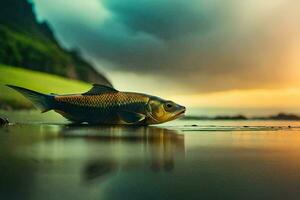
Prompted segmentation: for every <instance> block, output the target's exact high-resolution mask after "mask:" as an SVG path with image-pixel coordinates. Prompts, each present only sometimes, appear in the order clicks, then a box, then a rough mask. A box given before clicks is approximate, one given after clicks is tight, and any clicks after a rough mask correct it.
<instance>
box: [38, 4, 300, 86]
mask: <svg viewBox="0 0 300 200" xmlns="http://www.w3.org/2000/svg"><path fill="white" fill-rule="evenodd" d="M35 2H36V3H37V9H39V8H40V9H41V10H42V11H41V15H43V13H44V17H45V18H46V19H48V20H49V21H50V23H51V24H52V25H53V26H54V28H55V30H57V34H58V36H59V37H60V39H61V40H62V41H63V42H64V43H65V44H66V45H69V46H78V47H80V48H81V49H82V51H83V52H84V53H85V54H86V55H89V57H91V58H92V59H93V60H94V61H95V62H98V63H101V64H102V65H104V66H107V67H106V69H109V70H118V71H126V72H128V71H129V72H135V73H138V74H147V75H149V74H152V75H155V76H161V77H163V78H166V79H168V80H171V81H173V82H174V83H176V84H178V85H181V86H182V85H183V86H185V88H186V89H188V90H193V91H217V90H228V89H244V88H272V87H278V86H284V85H282V84H283V82H284V81H285V78H286V77H285V76H284V73H282V70H281V69H282V67H283V66H285V67H286V68H289V65H290V63H289V62H288V60H287V54H288V53H289V51H290V44H291V43H292V42H293V41H294V40H295V39H297V38H298V37H297V38H296V36H295V35H296V33H297V31H299V28H296V26H292V25H291V24H292V23H293V22H294V21H293V20H296V19H299V18H298V17H299V14H296V13H298V11H299V9H297V8H294V9H290V6H291V5H293V4H296V5H299V3H297V2H296V1H281V0H276V1H274V2H275V3H274V2H273V3H260V1H258V0H246V1H237V0H230V1H222V0H211V1H207V0H189V1H182V0H127V1H124V0H104V1H98V4H99V5H101V9H99V10H98V11H96V12H97V13H92V14H91V13H90V14H91V15H89V14H88V12H92V11H90V10H86V9H84V7H83V8H82V10H80V12H76V11H75V12H74V13H72V12H71V11H70V13H68V12H66V11H65V10H63V9H59V8H57V7H55V6H54V4H55V2H56V1H51V2H52V5H53V8H52V10H51V9H50V8H46V9H44V10H43V9H42V7H43V5H44V6H45V5H46V4H47V5H48V4H50V3H49V1H48V3H46V1H45V0H44V1H43V0H36V1H35ZM43 2H44V3H43ZM79 2H81V3H82V4H85V1H80V0H76V1H75V2H74V4H76V3H77V4H78V3H79ZM90 2H92V1H90ZM296 5H294V6H296ZM94 7H95V6H94ZM94 7H93V8H94ZM77 8H78V7H77ZM65 9H67V8H65ZM73 10H74V9H73ZM283 11H284V12H285V13H286V15H285V16H283V15H282V14H280V13H282V12H283ZM104 12H105V13H104ZM93 15H95V16H97V15H99V17H98V18H97V17H93ZM287 24H288V25H287ZM283 29H285V31H282V30H283ZM175 86H176V85H175Z"/></svg>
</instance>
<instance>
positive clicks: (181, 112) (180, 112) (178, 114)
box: [174, 108, 186, 118]
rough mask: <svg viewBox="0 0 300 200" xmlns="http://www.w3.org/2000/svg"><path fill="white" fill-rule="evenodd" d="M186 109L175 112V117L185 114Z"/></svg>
mask: <svg viewBox="0 0 300 200" xmlns="http://www.w3.org/2000/svg"><path fill="white" fill-rule="evenodd" d="M185 111H186V109H185V108H183V109H182V110H180V111H178V112H177V113H175V115H174V118H178V117H182V116H183V115H184V114H185Z"/></svg>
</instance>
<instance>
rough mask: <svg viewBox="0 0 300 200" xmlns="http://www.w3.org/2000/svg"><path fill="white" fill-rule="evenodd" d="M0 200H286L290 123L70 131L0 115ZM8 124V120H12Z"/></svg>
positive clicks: (294, 173)
mask: <svg viewBox="0 0 300 200" xmlns="http://www.w3.org/2000/svg"><path fill="white" fill-rule="evenodd" d="M1 115H2V116H6V117H8V118H9V119H10V120H11V121H14V122H15V123H13V124H10V125H7V126H4V127H1V128H0V137H1V139H0V156H1V159H0V171H1V179H0V190H1V191H0V194H1V199H31V200H34V199H254V198H255V199H283V198H286V199H296V197H297V196H299V195H300V191H299V189H298V188H299V186H300V175H299V173H298V172H299V170H300V158H299V153H300V122H298V121H228V120H227V121H220V120H218V121H191V120H189V121H188V120H177V121H173V122H170V123H166V124H162V125H159V126H148V127H126V126H88V125H81V126H74V125H70V124H68V123H67V121H64V120H63V119H62V118H60V117H58V115H55V114H51V113H50V114H49V115H41V114H40V113H39V112H37V111H31V112H28V111H22V112H21V111H13V112H7V111H1ZM12 119H14V120H12Z"/></svg>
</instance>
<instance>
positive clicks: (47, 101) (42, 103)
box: [6, 85, 55, 113]
mask: <svg viewBox="0 0 300 200" xmlns="http://www.w3.org/2000/svg"><path fill="white" fill-rule="evenodd" d="M6 86H8V87H10V88H12V89H14V90H16V91H18V92H20V93H21V94H22V95H23V96H24V97H26V98H27V99H29V100H30V101H31V102H32V103H33V105H34V106H35V107H37V108H39V109H40V110H41V111H42V113H44V112H47V111H49V110H51V109H53V108H54V105H55V99H54V96H53V95H47V94H42V93H39V92H35V91H32V90H29V89H26V88H22V87H18V86H14V85H6Z"/></svg>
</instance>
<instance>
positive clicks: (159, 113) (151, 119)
mask: <svg viewBox="0 0 300 200" xmlns="http://www.w3.org/2000/svg"><path fill="white" fill-rule="evenodd" d="M185 110H186V109H185V107H184V106H181V105H179V104H177V103H174V102H173V101H170V100H164V99H161V98H158V97H150V98H149V101H148V104H147V111H148V116H147V123H148V124H159V123H163V122H167V121H171V120H174V119H177V118H179V117H181V116H183V115H184V113H185Z"/></svg>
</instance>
